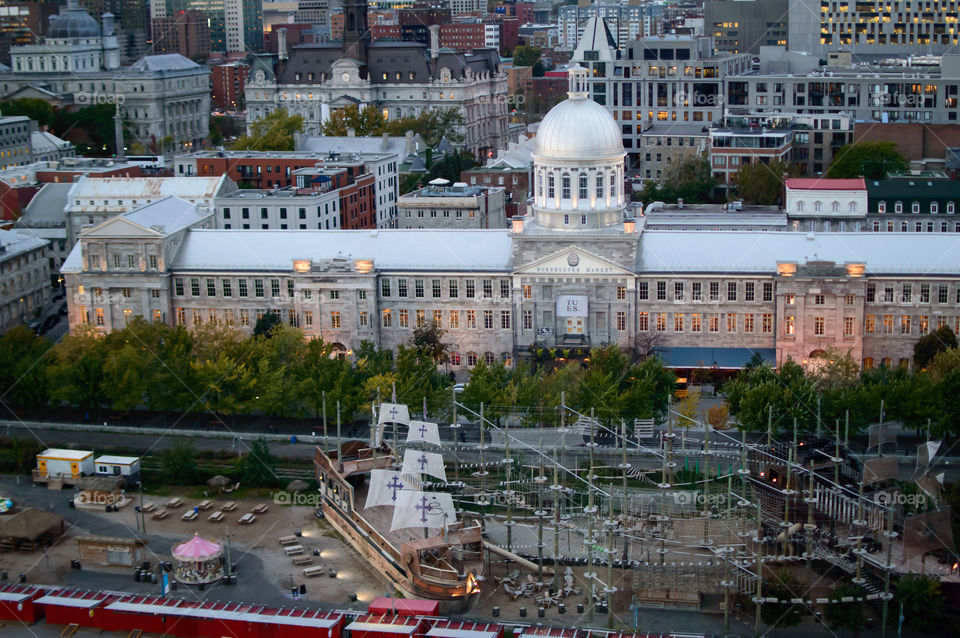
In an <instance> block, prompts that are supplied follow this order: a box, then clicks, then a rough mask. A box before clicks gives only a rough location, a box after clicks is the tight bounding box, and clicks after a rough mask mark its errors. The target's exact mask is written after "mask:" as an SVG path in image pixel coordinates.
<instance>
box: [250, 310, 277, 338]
mask: <svg viewBox="0 0 960 638" xmlns="http://www.w3.org/2000/svg"><path fill="white" fill-rule="evenodd" d="M280 324H281V321H280V315H278V314H277V313H275V312H268V313H265V314H264V315H263V316H262V317H260V318H259V319H257V323H256V324H254V326H253V336H255V337H269V336H270V335H271V333H272V332H273V329H274V328H276V327H277V326H279V325H280Z"/></svg>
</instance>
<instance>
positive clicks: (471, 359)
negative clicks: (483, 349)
mask: <svg viewBox="0 0 960 638" xmlns="http://www.w3.org/2000/svg"><path fill="white" fill-rule="evenodd" d="M475 365H477V353H476V352H468V353H467V367H470V368H472V367H473V366H475Z"/></svg>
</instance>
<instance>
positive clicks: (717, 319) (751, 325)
mask: <svg viewBox="0 0 960 638" xmlns="http://www.w3.org/2000/svg"><path fill="white" fill-rule="evenodd" d="M651 320H652V322H653V323H652V325H651ZM741 321H742V323H741ZM671 322H672V324H671ZM618 323H619V317H618ZM758 324H759V325H758ZM671 325H672V332H694V333H698V332H714V333H716V332H721V330H722V331H723V332H728V333H735V332H744V333H746V334H754V333H757V332H759V333H760V334H773V313H763V314H753V313H746V314H742V315H741V314H737V313H724V314H721V313H710V314H702V313H699V312H694V313H691V314H689V315H688V314H686V313H683V312H675V313H672V316H671V315H670V314H668V313H666V312H655V313H649V312H638V313H637V330H639V331H640V332H649V331H650V330H651V328H652V329H653V331H655V332H667V331H668V330H670V328H671ZM741 326H742V328H741ZM618 328H619V326H618ZM758 328H759V330H758ZM620 329H621V330H623V329H626V316H624V327H623V328H620ZM790 334H792V333H790Z"/></svg>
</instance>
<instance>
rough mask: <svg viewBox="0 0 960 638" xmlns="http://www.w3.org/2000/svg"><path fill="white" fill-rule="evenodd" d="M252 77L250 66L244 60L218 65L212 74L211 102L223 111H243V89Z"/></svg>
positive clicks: (212, 70)
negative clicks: (250, 76)
mask: <svg viewBox="0 0 960 638" xmlns="http://www.w3.org/2000/svg"><path fill="white" fill-rule="evenodd" d="M249 75H250V65H249V64H247V63H246V62H244V61H243V60H233V61H232V62H227V63H226V64H218V65H217V66H215V67H213V68H212V69H211V73H210V83H211V85H212V86H211V89H210V100H211V101H212V102H213V105H214V106H215V107H216V108H218V109H221V110H223V111H242V110H243V108H244V103H243V89H244V86H245V85H246V82H247V77H249Z"/></svg>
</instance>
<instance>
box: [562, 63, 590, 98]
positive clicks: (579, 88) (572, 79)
mask: <svg viewBox="0 0 960 638" xmlns="http://www.w3.org/2000/svg"><path fill="white" fill-rule="evenodd" d="M588 77H589V72H588V71H587V70H586V69H585V68H583V67H582V66H580V65H579V64H576V65H574V66H573V68H571V69H570V71H569V72H568V73H567V80H568V83H569V89H568V91H567V97H568V98H570V99H571V100H585V99H587V98H588V97H590V90H589V88H588V87H587V78H588Z"/></svg>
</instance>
